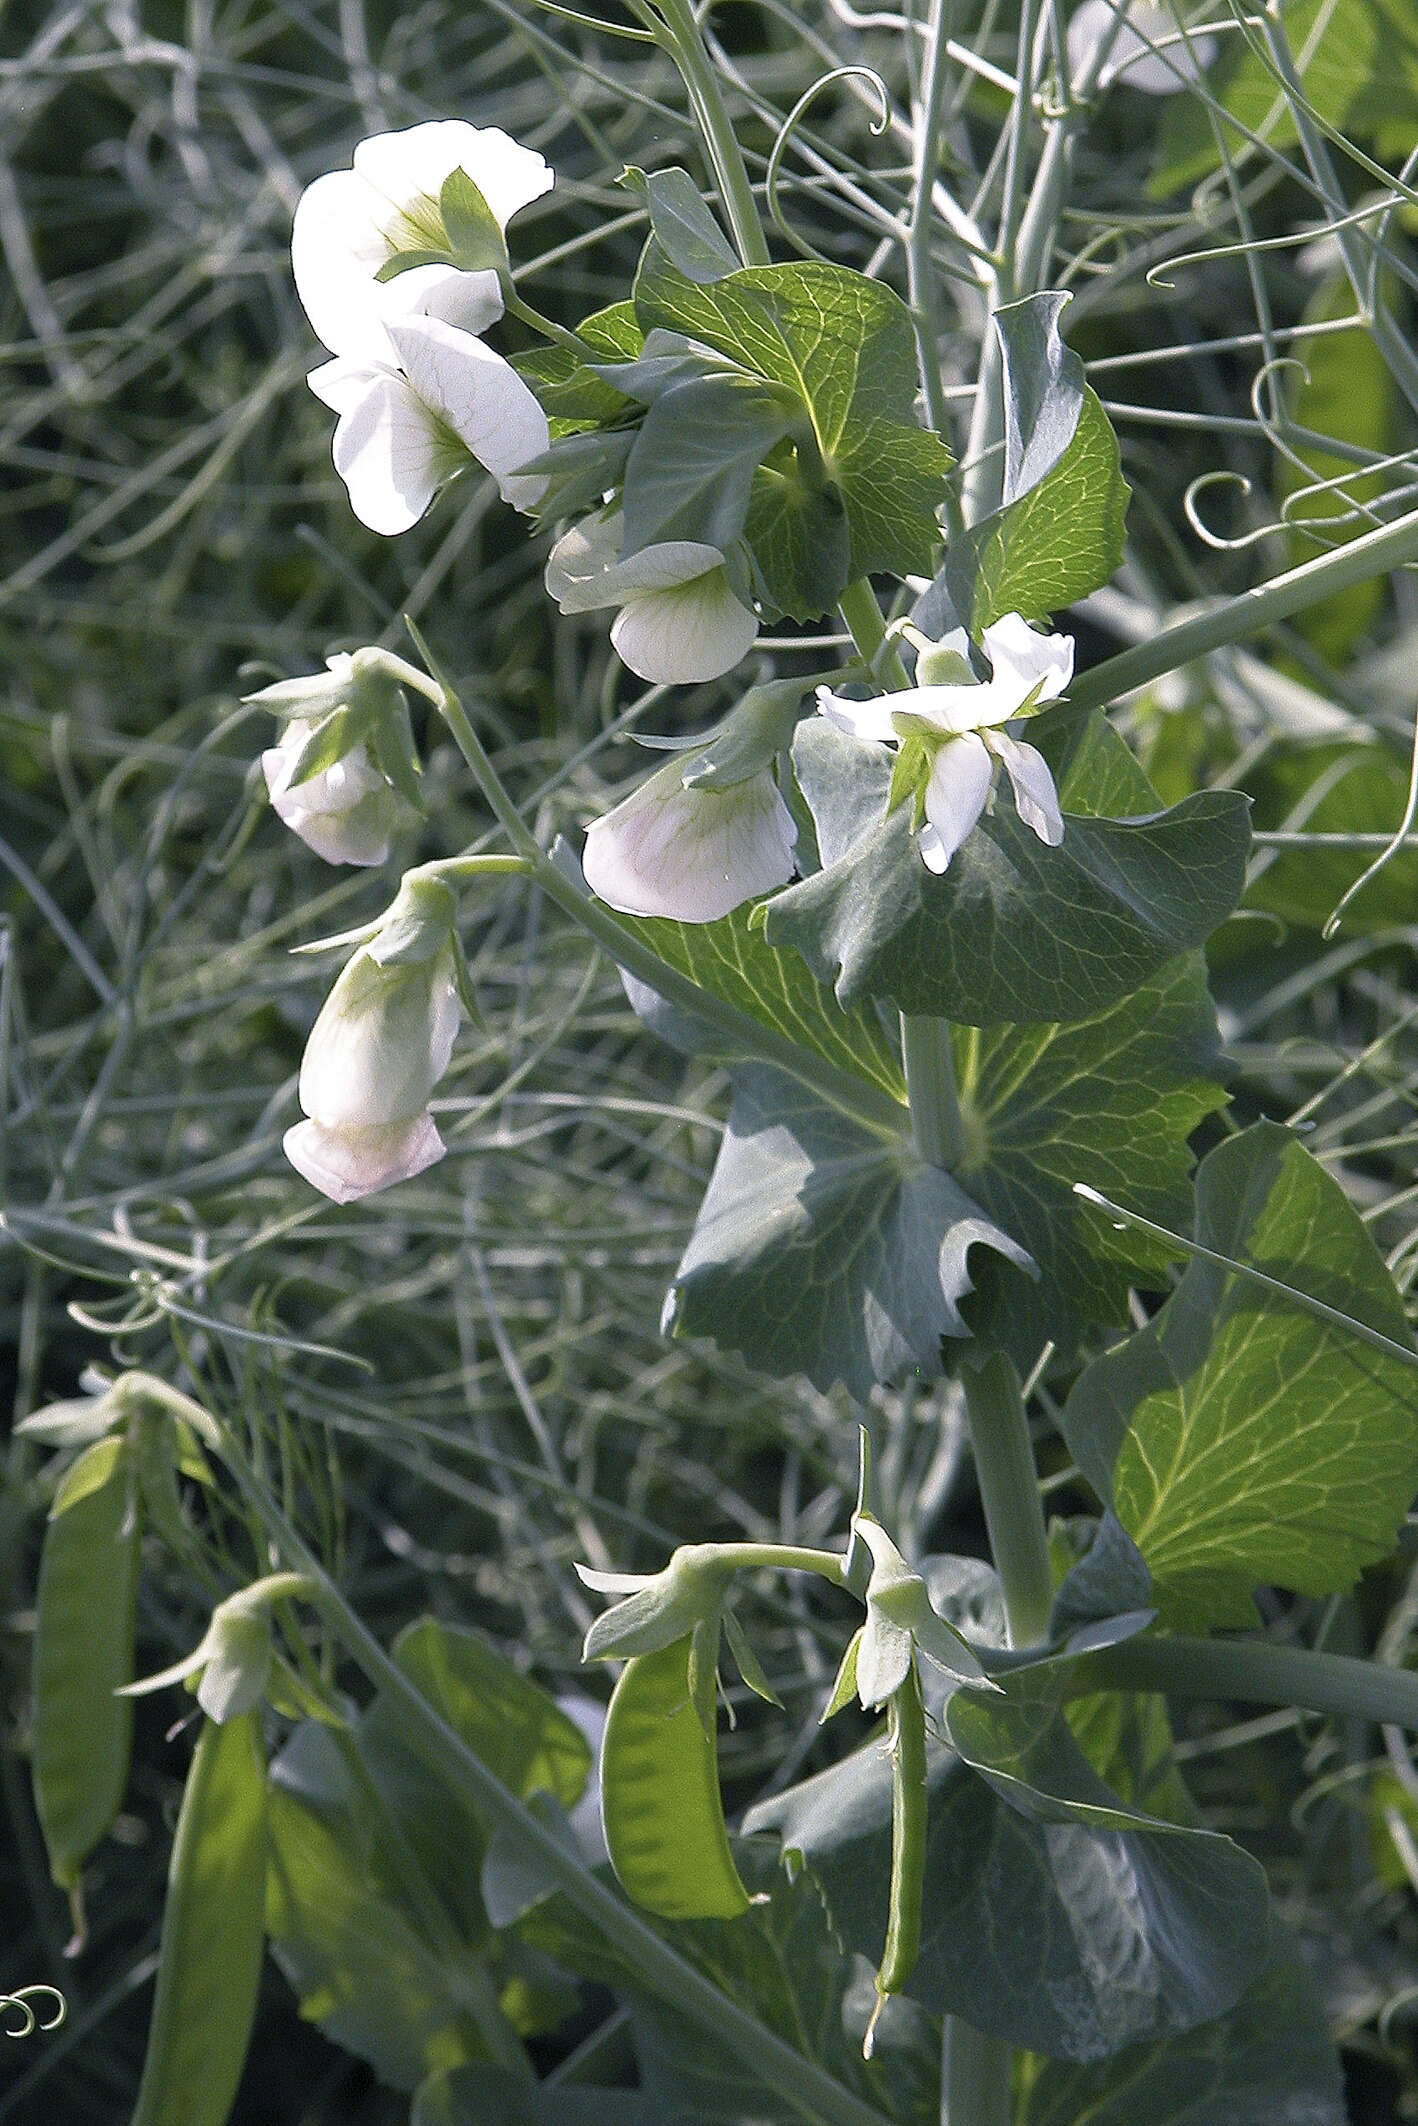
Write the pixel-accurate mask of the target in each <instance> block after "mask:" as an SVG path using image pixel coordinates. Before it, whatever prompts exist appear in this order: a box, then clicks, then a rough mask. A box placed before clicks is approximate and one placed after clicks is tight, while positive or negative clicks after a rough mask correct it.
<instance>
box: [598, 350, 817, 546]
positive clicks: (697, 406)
mask: <svg viewBox="0 0 1418 2126" xmlns="http://www.w3.org/2000/svg"><path fill="white" fill-rule="evenodd" d="M789 421H790V416H789V414H787V413H786V412H785V411H784V409H783V405H782V402H781V399H779V398H776V397H775V396H774V395H773V393H772V392H771V391H770V390H768V389H767V388H765V386H764V385H763V384H761V383H760V382H758V381H757V379H755V378H753V377H748V376H743V375H741V374H736V373H733V372H730V373H728V374H719V375H710V376H698V377H691V378H690V379H689V380H688V381H686V382H684V383H680V384H676V385H674V386H673V387H672V389H670V390H669V391H667V392H665V393H664V395H663V396H662V397H657V398H656V399H655V401H654V403H653V404H652V405H651V407H650V409H649V411H648V412H647V413H646V415H645V419H644V421H643V422H642V424H641V428H640V433H639V434H638V435H637V437H636V439H635V443H634V447H633V448H632V450H631V453H630V457H629V460H628V462H627V464H626V468H625V495H624V504H623V507H624V513H625V542H624V549H623V552H624V558H625V559H627V560H628V559H629V558H630V556H631V555H632V554H634V553H638V552H639V550H640V549H641V548H642V547H644V546H652V545H654V544H656V543H657V542H658V541H661V540H667V539H695V540H700V541H702V542H703V543H704V544H705V545H707V546H717V547H718V548H719V551H720V552H721V553H725V552H727V551H728V549H729V548H730V547H731V546H732V545H733V543H734V541H735V540H736V539H737V538H738V536H739V534H740V532H741V531H742V530H743V528H744V520H745V518H746V517H747V515H748V504H749V492H750V490H751V488H752V485H753V476H754V474H755V472H756V471H757V469H758V466H759V464H760V463H761V461H762V460H763V459H764V458H765V457H766V456H767V454H768V452H769V451H770V450H771V449H772V448H773V445H774V444H775V443H776V442H778V440H779V439H780V437H781V436H783V435H784V434H785V432H786V430H787V428H788V425H789Z"/></svg>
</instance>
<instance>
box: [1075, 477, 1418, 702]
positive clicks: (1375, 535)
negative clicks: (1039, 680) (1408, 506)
mask: <svg viewBox="0 0 1418 2126" xmlns="http://www.w3.org/2000/svg"><path fill="white" fill-rule="evenodd" d="M1413 560H1418V510H1415V511H1413V512H1411V513H1410V514H1409V515H1408V516H1406V517H1400V518H1399V520H1398V522H1397V523H1396V524H1385V525H1383V526H1381V528H1380V529H1379V530H1378V531H1371V532H1365V534H1364V536H1363V537H1362V538H1361V539H1352V540H1350V542H1349V544H1348V545H1347V546H1341V547H1340V548H1338V550H1337V551H1336V552H1334V553H1330V554H1318V555H1316V557H1315V559H1314V560H1313V561H1304V562H1302V563H1301V564H1300V566H1299V567H1298V568H1292V569H1287V570H1286V571H1285V573H1284V574H1283V575H1280V576H1273V577H1272V578H1271V580H1270V582H1269V583H1262V584H1259V585H1258V586H1257V587H1256V589H1254V590H1250V591H1243V592H1242V593H1241V595H1240V596H1239V597H1238V598H1226V599H1223V600H1222V601H1221V603H1220V604H1218V605H1213V606H1211V607H1210V608H1209V609H1208V610H1207V611H1205V612H1201V613H1195V614H1193V616H1192V617H1191V619H1189V620H1180V621H1178V622H1177V624H1176V626H1175V627H1168V628H1163V629H1162V631H1161V633H1160V634H1156V635H1153V636H1152V637H1151V639H1150V640H1149V641H1147V642H1139V643H1137V644H1136V645H1135V646H1134V647H1133V648H1132V649H1130V650H1123V651H1121V652H1120V653H1119V655H1118V656H1116V657H1109V658H1108V659H1107V661H1106V663H1103V664H1096V665H1094V667H1093V669H1092V671H1090V672H1084V673H1083V674H1082V675H1081V677H1080V678H1078V679H1076V680H1075V681H1074V683H1073V685H1072V686H1071V687H1070V688H1069V693H1068V698H1069V701H1070V702H1071V704H1072V705H1073V707H1075V708H1077V709H1095V708H1103V707H1105V706H1106V705H1107V703H1109V702H1110V701H1116V700H1117V698H1118V696H1119V695H1120V694H1130V693H1132V692H1133V691H1134V689H1135V688H1137V687H1144V686H1146V685H1147V684H1148V683H1149V681H1150V680H1153V679H1160V678H1161V677H1162V675H1163V674H1164V673H1165V672H1173V671H1175V670H1176V669H1177V666H1178V665H1181V664H1186V663H1187V662H1189V660H1190V659H1191V658H1193V657H1203V656H1205V655H1206V653H1207V652H1208V651H1209V650H1219V649H1224V648H1225V647H1226V646H1227V644H1228V643H1232V642H1242V641H1244V640H1245V638H1246V637H1247V636H1248V635H1256V634H1259V633H1260V631H1261V629H1262V628H1267V627H1273V626H1275V624H1276V623H1277V621H1281V620H1288V619H1289V618H1290V616H1291V614H1292V613H1299V612H1303V611H1304V610H1305V609H1306V607H1308V606H1310V605H1311V604H1313V603H1314V602H1315V600H1316V599H1319V598H1327V597H1329V596H1331V595H1332V594H1333V593H1334V592H1335V591H1343V590H1348V589H1349V588H1350V587H1351V585H1353V584H1356V583H1366V582H1368V580H1369V579H1370V577H1372V576H1381V575H1384V574H1386V573H1387V571H1388V570H1390V569H1396V568H1398V567H1400V566H1401V565H1402V564H1403V563H1405V562H1408V561H1413Z"/></svg>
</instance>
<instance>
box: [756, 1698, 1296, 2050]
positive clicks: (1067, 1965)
mask: <svg viewBox="0 0 1418 2126" xmlns="http://www.w3.org/2000/svg"><path fill="white" fill-rule="evenodd" d="M952 1702H954V1701H952ZM1059 1748H1060V1751H1061V1753H1062V1754H1063V1755H1064V1756H1065V1758H1066V1761H1067V1764H1068V1771H1069V1775H1070V1777H1071V1779H1072V1780H1073V1781H1075V1782H1076V1783H1077V1784H1078V1785H1079V1786H1080V1788H1081V1789H1082V1791H1083V1793H1084V1795H1085V1796H1087V1797H1092V1798H1093V1799H1095V1800H1096V1798H1097V1792H1098V1788H1099V1787H1100V1786H1101V1781H1098V1780H1097V1779H1096V1775H1094V1774H1092V1773H1091V1772H1090V1771H1089V1768H1088V1766H1087V1765H1086V1764H1085V1763H1083V1762H1082V1760H1081V1757H1079V1756H1078V1754H1077V1753H1073V1754H1071V1755H1070V1754H1069V1752H1068V1750H1067V1737H1066V1736H1065V1737H1064V1740H1063V1742H1061V1743H1060V1744H1059ZM1015 1791H1016V1793H1018V1792H1019V1790H1018V1789H1017V1788H1016V1789H1015ZM1103 1793H1104V1794H1106V1793H1107V1789H1103ZM1020 1798H1023V1797H1022V1795H1021V1796H1020ZM1041 1810H1042V1811H1043V1813H1041ZM1107 1811H1111V1813H1112V1814H1113V1815H1115V1816H1119V1817H1120V1819H1121V1824H1122V1827H1118V1828H1114V1827H1105V1826H1104V1824H1102V1823H1101V1822H1098V1823H1095V1822H1090V1821H1088V1820H1086V1819H1087V1813H1088V1803H1087V1800H1085V1801H1084V1802H1083V1804H1082V1805H1080V1806H1074V1805H1073V1804H1072V1802H1071V1801H1070V1799H1069V1798H1068V1797H1067V1796H1065V1795H1060V1794H1058V1793H1055V1794H1052V1795H1047V1794H1046V1795H1044V1796H1043V1797H1042V1799H1041V1800H1040V1801H1036V1802H1034V1803H1033V1805H1032V1808H1031V1812H1030V1813H1025V1812H1024V1811H1023V1810H1022V1809H1020V1808H1017V1807H1014V1806H1011V1804H1010V1803H1009V1802H1007V1801H1005V1800H1004V1799H1002V1798H1001V1796H1000V1795H999V1794H998V1793H996V1792H995V1791H994V1790H993V1789H992V1788H991V1787H990V1786H989V1785H988V1784H987V1783H986V1781H985V1780H984V1779H982V1778H981V1777H979V1776H978V1775H977V1774H976V1773H975V1772H974V1771H973V1770H972V1769H971V1768H970V1767H969V1766H967V1765H966V1764H964V1763H962V1761H961V1760H960V1759H959V1758H958V1757H956V1756H954V1755H953V1754H951V1753H950V1752H938V1751H933V1752H932V1759H931V1769H930V1820H929V1828H928V1832H927V1847H926V1882H925V1924H924V1929H923V1934H922V1944H921V1960H920V1962H919V1964H918V1965H917V1967H916V1972H915V1975H914V1977H913V1978H912V1980H911V1982H910V1985H909V1987H908V1989H907V1990H908V1992H909V1993H910V1995H911V1996H912V1998H914V1999H915V2000H917V2001H919V2002H921V2003H922V2004H923V2005H924V2006H926V2007H927V2008H929V2009H931V2010H933V2011H934V2012H937V2013H945V2014H953V2015H961V2016H964V2017H965V2019H966V2020H967V2021H969V2022H971V2023H973V2024H974V2025H975V2026H976V2028H977V2029H980V2030H985V2031H989V2032H991V2033H992V2034H994V2035H995V2036H998V2037H1001V2038H1003V2039H1005V2040H1006V2041H1008V2042H1009V2043H1011V2044H1017V2045H1022V2046H1026V2047H1027V2048H1028V2049H1030V2050H1031V2051H1034V2052H1044V2053H1050V2054H1052V2055H1054V2056H1056V2057H1058V2058H1062V2059H1073V2060H1082V2061H1088V2060H1099V2059H1104V2058H1106V2057H1107V2056H1108V2055H1109V2054H1110V2053H1114V2052H1117V2051H1119V2050H1120V2049H1121V2048H1122V2047H1123V2046H1125V2045H1129V2044H1136V2043H1139V2042H1141V2041H1142V2040H1144V2039H1146V2038H1150V2037H1154V2036H1157V2035H1159V2034H1161V2033H1163V2032H1168V2031H1174V2030H1181V2029H1188V2028H1191V2027H1192V2026H1193V2025H1194V2024H1196V2023H1198V2022H1204V2021H1205V2020H1206V2019H1207V2018H1209V2017H1211V2016H1215V2015H1218V2014H1220V2013H1222V2012H1224V2011H1225V2010H1226V2009H1227V2008H1229V2007H1230V2006H1231V2004H1232V2003H1233V2002H1234V2001H1235V2000H1236V1998H1237V1996H1238V1994H1239V1993H1240V1992H1241V1991H1242V1989H1243V1988H1244V1987H1245V1986H1246V1985H1247V1984H1248V1983H1250V1981H1251V1980H1252V1978H1253V1977H1254V1976H1255V1973H1256V1969H1257V1966H1258V1964H1260V1963H1261V1962H1263V1960H1264V1956H1265V1944H1266V1935H1267V1905H1266V1889H1265V1878H1264V1876H1263V1875H1262V1873H1261V1871H1260V1869H1259V1867H1258V1866H1257V1865H1256V1863H1255V1862H1254V1861H1252V1860H1251V1859H1250V1858H1249V1857H1248V1856H1247V1855H1246V1854H1244V1853H1242V1852H1241V1851H1240V1849H1239V1848H1238V1847H1236V1846H1234V1845H1232V1843H1231V1842H1230V1840H1229V1839H1226V1838H1220V1837H1217V1836H1216V1835H1215V1834H1214V1833H1211V1832H1198V1831H1190V1830H1186V1829H1182V1828H1179V1827H1177V1826H1175V1825H1171V1824H1166V1823H1163V1822H1161V1821H1154V1820H1152V1819H1150V1818H1144V1817H1142V1816H1139V1815H1137V1814H1136V1813H1135V1812H1131V1811H1127V1810H1125V1809H1123V1807H1122V1804H1121V1803H1120V1802H1118V1800H1117V1797H1116V1796H1112V1797H1111V1798H1110V1800H1109V1802H1108V1803H1107V1805H1106V1810H1105V1809H1104V1808H1103V1806H1102V1804H1100V1807H1099V1813H1100V1814H1102V1813H1106V1812H1107ZM746 1827H747V1828H748V1829H749V1830H751V1831H755V1832H756V1831H773V1832H775V1833H776V1834H777V1835H778V1836H779V1838H780V1839H781V1840H782V1844H783V1849H784V1852H785V1854H791V1853H799V1854H801V1855H802V1857H803V1859H804V1860H805V1861H806V1863H807V1866H808V1867H809V1869H810V1870H811V1871H812V1872H813V1874H814V1875H816V1876H817V1877H818V1879H819V1880H820V1881H821V1883H822V1887H823V1891H824V1893H825V1895H826V1898H827V1903H828V1908H829V1910H830V1912H831V1914H832V1918H833V1922H834V1924H835V1926H836V1927H837V1929H838V1931H839V1932H840V1933H841V1935H842V1937H843V1940H844V1942H845V1944H846V1945H847V1946H848V1947H849V1948H852V1949H857V1950H859V1951H861V1952H862V1953H864V1954H866V1955H868V1956H871V1955H874V1954H877V1953H879V1949H880V1934H881V1929H882V1927H883V1926H884V1924H885V1917H886V1896H887V1881H888V1876H889V1872H890V1850H891V1771H890V1765H889V1762H888V1760H887V1756H886V1752H885V1751H884V1750H883V1749H882V1748H881V1747H880V1745H879V1744H871V1745H869V1746H868V1747H867V1748H865V1749H863V1750H859V1751H857V1752H856V1753H855V1754H854V1755H853V1756H851V1757H848V1758H845V1759H844V1760H843V1762H842V1763H841V1764H838V1765H835V1766H834V1767H833V1768H832V1769H831V1770H830V1771H828V1772H822V1773H819V1774H818V1775H817V1776H816V1777H815V1778H813V1779H809V1780H806V1781H804V1782H803V1783H802V1784H801V1785H799V1786H796V1787H793V1788H790V1789H789V1790H788V1792H787V1793H785V1794H780V1795H775V1796H774V1797H773V1799H772V1800H770V1801H767V1802H764V1803H761V1804H759V1805H758V1806H757V1807H755V1808H753V1809H751V1810H750V1811H749V1814H748V1816H747V1818H746Z"/></svg>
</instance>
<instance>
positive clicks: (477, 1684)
mask: <svg viewBox="0 0 1418 2126" xmlns="http://www.w3.org/2000/svg"><path fill="white" fill-rule="evenodd" d="M392 1652H393V1656H394V1659H395V1660H396V1661H397V1662H398V1664H399V1666H400V1668H401V1669H402V1670H403V1671H404V1674H405V1675H406V1676H408V1677H409V1678H410V1680H411V1681H412V1682H414V1683H416V1684H417V1685H418V1687H419V1689H420V1690H421V1691H422V1693H423V1695H424V1696H425V1698H427V1699H428V1701H429V1703H430V1704H431V1705H432V1706H433V1707H434V1709H435V1711H436V1712H438V1713H439V1714H440V1715H441V1717H442V1718H443V1719H444V1720H446V1721H447V1722H448V1725H449V1726H450V1727H452V1728H454V1729H456V1730H457V1732H458V1734H460V1735H461V1736H462V1738H463V1740H464V1741H465V1742H467V1743H468V1744H469V1745H470V1746H471V1747H472V1748H473V1749H474V1750H476V1752H477V1754H478V1756H479V1757H481V1759H482V1761H483V1763H484V1764H485V1765H487V1767H488V1769H489V1770H490V1771H492V1772H495V1773H496V1775H497V1777H498V1778H499V1779H500V1780H501V1781H502V1784H503V1785H504V1786H506V1787H509V1788H510V1789H511V1790H512V1792H513V1793H514V1794H516V1795H517V1796H518V1797H519V1799H521V1800H525V1799H526V1798H527V1796H528V1795H529V1794H533V1793H538V1792H541V1793H547V1794H551V1795H553V1796H554V1797H555V1799H556V1800H557V1801H559V1802H560V1804H561V1806H562V1807H563V1808H567V1809H569V1808H571V1807H572V1806H573V1805H574V1803H576V1802H577V1801H579V1800H580V1798H581V1793H582V1789H583V1788H584V1787H585V1784H586V1779H587V1775H588V1774H589V1772H590V1768H591V1749H590V1744H589V1743H588V1742H587V1740H586V1737H585V1736H584V1735H583V1734H582V1732H581V1730H580V1728H579V1727H578V1726H577V1725H576V1723H575V1721H574V1720H571V1719H569V1718H568V1717H567V1715H566V1714H565V1713H564V1712H563V1711H562V1710H561V1708H560V1706H559V1705H558V1704H557V1703H556V1701H555V1699H554V1698H552V1697H550V1696H549V1695H548V1693H547V1692H546V1691H544V1690H543V1689H542V1687H541V1685H540V1684H538V1683H534V1682H533V1681H532V1680H531V1678H530V1676H524V1675H523V1674H522V1672H521V1670H520V1669H517V1668H514V1667H513V1666H512V1663H511V1662H510V1661H508V1660H507V1659H506V1658H505V1657H504V1656H503V1655H501V1654H499V1653H497V1652H495V1651H494V1649H493V1648H492V1647H491V1646H490V1645H489V1643H488V1641H487V1640H486V1639H484V1638H483V1637H482V1636H481V1634H480V1633H478V1632H475V1631H470V1630H468V1629H467V1628H466V1627H465V1626H462V1625H458V1624H445V1623H440V1622H439V1621H438V1620H437V1619H436V1618H434V1617H421V1618H419V1620H418V1621H417V1622H416V1623H414V1624H410V1625H409V1626H407V1628H406V1629H405V1630H403V1631H401V1632H400V1634H399V1636H398V1638H397V1639H396V1640H395V1641H394V1645H393V1648H392Z"/></svg>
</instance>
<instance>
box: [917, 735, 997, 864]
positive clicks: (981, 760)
mask: <svg viewBox="0 0 1418 2126" xmlns="http://www.w3.org/2000/svg"><path fill="white" fill-rule="evenodd" d="M993 775H994V762H993V761H992V760H991V758H990V754H989V750H988V748H987V747H986V745H985V742H984V740H983V739H982V738H977V737H976V736H975V734H974V732H973V731H967V732H964V733H962V735H961V736H960V737H958V738H950V739H947V740H946V742H945V744H944V745H943V746H938V747H937V748H936V754H935V758H934V759H933V760H932V762H931V772H930V777H929V779H928V781H927V783H926V824H925V826H924V827H923V828H922V829H921V834H920V850H921V859H922V861H923V863H924V864H925V866H926V869H927V870H928V871H936V872H940V871H944V870H945V869H946V867H947V866H948V864H949V863H950V860H951V858H952V857H953V856H954V854H955V852H956V850H957V849H958V848H959V847H960V844H961V843H962V842H963V841H964V839H965V837H966V835H967V834H969V832H970V831H971V829H972V828H973V827H974V825H975V824H976V822H977V820H978V819H979V817H980V814H981V813H982V812H983V811H984V809H985V805H986V803H987V802H988V800H989V795H990V783H991V780H992V779H993Z"/></svg>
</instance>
